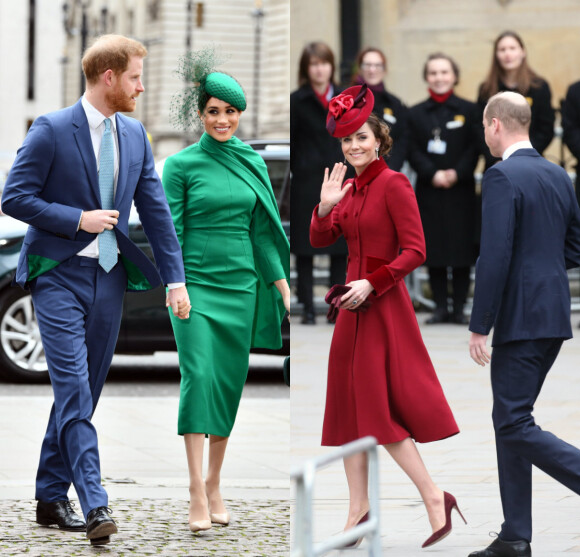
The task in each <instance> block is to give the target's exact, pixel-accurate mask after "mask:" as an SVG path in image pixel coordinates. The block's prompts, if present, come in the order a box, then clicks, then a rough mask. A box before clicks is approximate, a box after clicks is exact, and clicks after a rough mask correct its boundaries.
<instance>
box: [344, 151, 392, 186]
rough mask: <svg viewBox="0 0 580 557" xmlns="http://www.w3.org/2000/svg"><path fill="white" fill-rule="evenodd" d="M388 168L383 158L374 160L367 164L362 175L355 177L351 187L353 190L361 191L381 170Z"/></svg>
mask: <svg viewBox="0 0 580 557" xmlns="http://www.w3.org/2000/svg"><path fill="white" fill-rule="evenodd" d="M386 168H389V167H388V166H387V163H386V162H385V159H383V157H379V158H378V159H376V160H374V161H373V162H371V164H369V165H368V166H367V167H366V168H365V169H364V171H363V173H362V174H361V175H359V176H357V177H356V178H355V179H354V181H353V183H352V187H353V190H357V189H361V190H362V189H363V188H364V187H365V186H368V185H369V184H370V183H371V182H372V181H373V180H374V179H375V178H376V177H377V176H378V175H379V174H380V173H381V172H382V171H383V170H385V169H386Z"/></svg>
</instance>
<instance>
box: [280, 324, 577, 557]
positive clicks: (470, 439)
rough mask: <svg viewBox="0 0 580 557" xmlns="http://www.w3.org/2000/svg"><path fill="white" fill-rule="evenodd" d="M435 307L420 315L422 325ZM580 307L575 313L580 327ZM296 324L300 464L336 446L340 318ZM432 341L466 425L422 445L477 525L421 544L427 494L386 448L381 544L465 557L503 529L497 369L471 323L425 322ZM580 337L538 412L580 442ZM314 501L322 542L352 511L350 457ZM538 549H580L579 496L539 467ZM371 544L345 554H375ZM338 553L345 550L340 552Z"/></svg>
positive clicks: (541, 554) (295, 440) (406, 551)
mask: <svg viewBox="0 0 580 557" xmlns="http://www.w3.org/2000/svg"><path fill="white" fill-rule="evenodd" d="M426 317H427V316H426V314H419V321H420V322H421V323H422V322H423V321H424V320H425V318H426ZM579 320H580V316H579V315H577V314H576V315H574V317H573V322H574V325H575V332H576V334H577V337H580V332H579V331H578V329H577V328H576V326H577V324H578V321H579ZM319 323H320V324H319V325H316V326H304V325H298V324H293V325H292V345H291V352H292V388H291V399H292V419H291V447H292V454H291V463H292V468H296V467H299V466H300V465H301V464H302V463H303V462H304V461H305V460H306V459H308V458H310V457H312V456H316V455H322V454H327V453H329V452H330V451H331V450H332V449H330V448H326V447H320V446H319V445H320V432H321V424H322V416H323V409H324V408H323V407H324V393H325V388H326V366H327V355H328V348H329V345H330V338H331V335H332V330H333V329H332V326H330V325H327V324H323V319H322V318H319ZM421 328H422V332H423V336H424V340H425V343H426V345H427V348H428V350H429V353H430V355H431V358H432V360H433V362H434V365H435V368H436V370H437V372H438V375H439V378H440V381H441V383H442V385H443V388H444V390H445V392H446V395H447V397H448V400H449V402H450V404H451V407H452V409H453V411H454V413H455V416H456V419H457V422H458V424H459V427H460V428H461V430H462V432H461V434H460V435H458V436H455V437H453V438H451V439H448V440H445V441H440V442H437V443H431V444H426V445H420V446H419V450H420V451H421V454H422V456H423V458H424V460H425V462H426V464H427V467H428V469H429V470H430V472H431V474H432V476H433V478H434V479H435V480H436V482H437V483H438V484H439V486H440V487H441V488H442V489H444V490H446V491H449V492H451V493H453V494H454V495H455V496H456V497H457V500H458V503H459V507H460V508H461V510H462V512H463V514H464V515H465V517H466V519H467V521H468V525H467V526H466V525H464V524H463V521H461V519H460V518H459V516H458V515H457V514H455V513H454V514H453V526H454V528H453V532H452V533H451V535H450V536H449V537H448V538H446V539H445V540H443V541H442V542H441V543H439V544H437V545H435V546H433V547H432V548H429V549H425V550H422V549H421V548H420V546H421V544H422V543H423V541H424V540H425V539H426V538H427V537H428V535H429V534H430V529H429V523H428V520H427V517H426V513H425V511H424V507H423V505H422V504H421V501H420V498H419V497H418V494H417V492H416V490H415V488H414V487H413V485H412V484H411V483H410V480H408V478H407V477H406V476H405V475H404V474H403V473H402V472H401V471H400V470H399V469H398V468H397V467H396V465H395V464H394V462H393V461H392V460H391V459H390V458H389V457H388V455H387V453H386V451H384V450H382V449H381V450H380V496H381V516H380V520H381V543H382V548H383V553H384V555H388V556H390V557H413V556H418V555H423V556H424V555H428V554H438V555H445V556H446V557H466V556H467V555H468V554H469V553H470V552H471V551H473V550H475V549H480V548H482V547H485V546H486V545H488V544H489V543H491V541H492V538H490V537H489V532H493V531H498V530H499V527H500V524H501V518H502V514H501V505H500V500H499V493H498V483H497V472H496V462H495V449H494V441H493V429H492V424H491V391H490V384H489V370H488V368H485V369H483V368H480V367H478V366H476V365H475V364H474V363H473V362H472V361H471V359H470V358H469V355H468V349H467V341H468V331H467V329H466V327H463V326H458V325H436V326H424V325H422V326H421ZM578 400H580V340H579V338H576V339H573V340H571V341H568V342H566V343H565V344H564V348H563V350H562V352H561V354H560V357H559V359H558V360H557V362H556V364H555V366H554V368H553V369H552V371H551V372H550V375H549V376H548V379H547V381H546V384H545V386H544V389H543V391H542V394H541V396H540V399H539V401H538V404H537V407H536V411H535V416H536V420H537V422H538V423H539V424H540V425H541V426H542V427H543V428H544V429H548V430H550V431H552V432H554V433H555V434H557V435H559V436H560V437H563V438H564V439H566V440H567V441H569V442H570V443H573V444H575V445H577V446H580V406H579V403H578ZM314 496H315V502H314V516H315V519H314V524H313V527H314V533H315V539H316V541H321V540H323V539H325V538H326V537H328V536H330V535H332V534H334V533H337V532H338V531H340V530H341V529H342V526H343V524H344V521H345V519H346V511H347V504H348V492H347V486H346V480H345V477H344V471H343V469H342V465H341V463H337V464H335V465H331V466H329V467H327V468H325V469H324V470H322V471H321V472H320V473H319V474H318V475H317V483H316V489H315V493H314ZM533 512H534V539H533V543H532V548H533V554H534V557H554V556H557V555H569V554H570V555H571V554H578V555H580V498H578V497H577V496H576V495H574V494H573V493H572V492H571V491H568V490H567V489H566V488H564V487H562V486H561V485H560V484H558V483H556V482H555V481H553V480H552V479H551V478H549V477H548V476H546V475H544V474H543V473H541V472H539V471H535V472H534V507H533ZM367 553H368V547H367V546H366V545H365V542H363V545H362V546H361V547H360V548H359V549H357V550H355V551H350V552H346V551H344V552H342V554H344V555H347V554H367ZM334 554H337V552H334V553H333V555H334Z"/></svg>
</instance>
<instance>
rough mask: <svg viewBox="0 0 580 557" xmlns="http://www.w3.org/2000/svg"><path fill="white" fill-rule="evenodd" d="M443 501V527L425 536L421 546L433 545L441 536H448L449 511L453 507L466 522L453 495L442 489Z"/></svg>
mask: <svg viewBox="0 0 580 557" xmlns="http://www.w3.org/2000/svg"><path fill="white" fill-rule="evenodd" d="M443 503H444V504H445V525H444V526H443V528H439V530H437V532H433V534H431V535H430V536H429V537H428V538H427V540H425V543H424V544H423V545H422V546H421V547H423V548H425V547H429V546H430V545H433V544H436V543H437V542H440V541H441V540H442V539H443V538H445V537H446V536H448V535H449V534H450V533H451V528H452V525H451V511H452V510H453V509H455V510H456V511H457V512H458V513H459V516H460V517H461V518H463V522H465V524H467V520H465V517H464V516H463V514H461V511H460V510H459V507H458V506H457V501H456V499H455V497H453V495H451V494H450V493H447V492H446V491H444V492H443Z"/></svg>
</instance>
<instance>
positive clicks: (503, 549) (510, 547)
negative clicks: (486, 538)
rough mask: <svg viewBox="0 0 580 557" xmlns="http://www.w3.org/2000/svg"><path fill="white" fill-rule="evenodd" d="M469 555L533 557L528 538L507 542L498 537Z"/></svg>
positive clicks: (476, 556) (480, 556)
mask: <svg viewBox="0 0 580 557" xmlns="http://www.w3.org/2000/svg"><path fill="white" fill-rule="evenodd" d="M469 557H532V548H531V546H530V544H529V543H528V542H527V541H526V540H520V541H517V542H506V541H504V540H500V539H499V538H496V539H495V540H494V541H493V543H492V544H490V545H488V546H487V547H486V548H485V549H482V550H481V551H474V552H473V553H470V554H469Z"/></svg>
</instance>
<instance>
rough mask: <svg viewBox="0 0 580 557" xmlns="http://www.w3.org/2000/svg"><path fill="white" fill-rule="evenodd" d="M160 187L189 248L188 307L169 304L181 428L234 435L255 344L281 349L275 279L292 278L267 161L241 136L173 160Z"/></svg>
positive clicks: (202, 145) (209, 141) (204, 142)
mask: <svg viewBox="0 0 580 557" xmlns="http://www.w3.org/2000/svg"><path fill="white" fill-rule="evenodd" d="M163 186H164V188H165V194H166V196H167V199H168V201H169V206H170V209H171V213H172V216H173V222H174V224H175V230H176V232H177V237H178V239H179V242H180V244H181V249H182V252H183V262H184V266H185V276H186V286H187V290H188V293H189V298H190V301H191V306H192V309H191V311H190V315H189V319H185V320H181V319H178V318H176V317H175V316H174V315H173V312H172V311H171V310H169V315H170V317H171V322H172V325H173V331H174V334H175V339H176V342H177V350H178V353H179V366H180V371H181V387H180V401H179V417H178V433H179V434H180V435H183V434H185V433H205V434H212V435H219V436H223V437H228V436H229V435H230V432H231V430H232V427H233V425H234V421H235V417H236V413H237V410H238V406H239V403H240V398H241V395H242V389H243V386H244V383H245V381H246V377H247V372H248V361H249V353H250V347H251V346H260V347H265V348H279V347H280V346H281V337H280V323H281V319H282V317H283V315H284V306H283V303H282V299H281V296H280V294H279V293H278V290H277V289H276V287H275V286H274V285H273V282H274V281H276V280H279V279H282V278H287V277H288V272H289V269H288V266H289V248H288V240H287V238H286V236H285V234H284V231H283V229H282V227H281V224H280V217H279V214H278V209H277V207H276V204H275V199H274V196H273V193H272V188H271V185H270V182H269V180H268V177H267V172H266V167H265V163H264V162H263V160H262V158H261V157H260V156H259V155H258V154H257V153H255V151H254V150H253V149H252V148H251V147H249V146H247V145H245V144H244V143H243V142H241V141H240V140H238V139H237V138H235V137H234V138H232V139H230V140H228V141H227V142H219V141H217V140H215V139H213V138H212V137H211V136H210V135H208V134H204V135H203V136H202V138H201V139H200V141H199V143H196V144H194V145H191V146H190V147H187V148H186V149H184V150H183V151H181V152H179V153H177V154H176V155H174V156H172V157H169V158H168V159H167V161H166V162H165V166H164V169H163Z"/></svg>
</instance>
